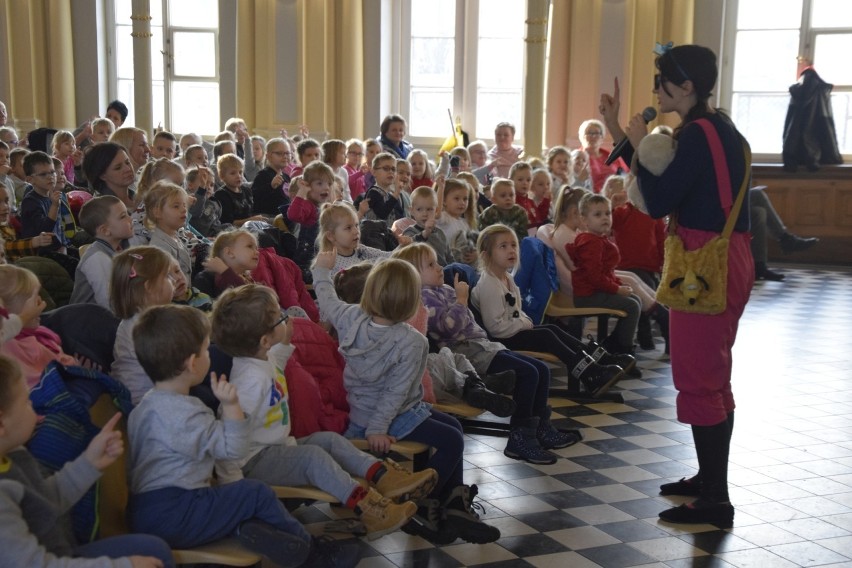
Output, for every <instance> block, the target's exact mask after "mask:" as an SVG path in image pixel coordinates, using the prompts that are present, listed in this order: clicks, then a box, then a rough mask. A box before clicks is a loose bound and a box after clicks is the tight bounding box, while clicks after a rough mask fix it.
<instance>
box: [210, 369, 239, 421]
mask: <svg viewBox="0 0 852 568" xmlns="http://www.w3.org/2000/svg"><path fill="white" fill-rule="evenodd" d="M210 390H212V391H213V396H215V397H216V400H218V401H219V402H221V403H222V417H223V418H225V419H226V420H243V419H244V418H245V415H244V414H243V409H242V408H241V407H240V398H239V396H237V387H235V386H234V385H232V384H231V383H229V382H228V377H226V376H225V375H219V377H218V378H217V377H216V373H215V372H212V371H211V372H210Z"/></svg>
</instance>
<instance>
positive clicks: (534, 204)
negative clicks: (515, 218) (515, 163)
mask: <svg viewBox="0 0 852 568" xmlns="http://www.w3.org/2000/svg"><path fill="white" fill-rule="evenodd" d="M550 181H551V180H550V174H549V173H548V172H547V170H545V169H537V170H533V172H532V180H531V182H530V186H529V190H528V191H527V194H526V195H524V196H521V195H519V196H517V197H516V200H517V202H518V205H520V206H521V207H523V208H524V209H525V210H526V212H527V217H528V219H529V222H530V224H529V235H530V236H535V232H536V230H537V229H538V228H539V227H541V226H542V225H544V224H545V223H547V221H549V220H550V205H551V195H552V194H551V188H550Z"/></svg>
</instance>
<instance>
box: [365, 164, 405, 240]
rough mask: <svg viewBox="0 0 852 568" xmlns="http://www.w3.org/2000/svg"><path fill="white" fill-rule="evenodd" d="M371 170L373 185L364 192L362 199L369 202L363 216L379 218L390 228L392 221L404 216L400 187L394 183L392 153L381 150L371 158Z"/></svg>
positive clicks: (394, 172) (394, 165)
mask: <svg viewBox="0 0 852 568" xmlns="http://www.w3.org/2000/svg"><path fill="white" fill-rule="evenodd" d="M372 172H373V176H374V178H375V185H373V187H371V188H370V189H368V190H367V193H365V194H364V199H366V200H367V202H368V203H369V204H370V210H369V211H367V214H366V215H365V216H364V218H365V219H379V220H381V221H384V222H385V223H387V225H388V228H390V227H392V226H393V222H394V221H396V220H397V219H402V218H403V217H405V212H404V211H403V209H402V201H401V197H400V192H401V191H402V188H400V187H399V186H397V185H396V183H395V181H396V158H394V157H393V155H392V154H389V153H387V152H382V153H381V154H379V155H377V156H376V157H375V158H373V168H372Z"/></svg>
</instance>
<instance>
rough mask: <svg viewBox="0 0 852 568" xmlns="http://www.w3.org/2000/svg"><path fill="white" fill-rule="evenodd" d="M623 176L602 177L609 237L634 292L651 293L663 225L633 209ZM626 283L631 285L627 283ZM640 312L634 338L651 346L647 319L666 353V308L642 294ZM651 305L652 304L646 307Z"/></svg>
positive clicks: (656, 276)
mask: <svg viewBox="0 0 852 568" xmlns="http://www.w3.org/2000/svg"><path fill="white" fill-rule="evenodd" d="M624 186H625V182H624V178H623V177H621V176H618V177H615V176H611V177H610V178H608V179H607V180H606V182H605V183H604V187H603V194H604V195H605V196H606V197H607V198H609V199H610V201H611V202H612V238H613V240H614V241H615V244H616V245H617V246H618V252H619V255H620V260H619V261H618V266H617V268H618V272H616V276H618V275H619V272H621V271H625V272H628V273H631V274H635V275H636V277H637V278H638V280H639V283H638V284H637V286H636V288H635V289H636V291H637V292H639V291H640V290H641V288H643V287H644V288H646V289H647V290H648V292H650V293H653V292H654V290H656V289H657V286H659V284H660V277H659V274H660V273H661V272H662V271H663V244H664V243H665V240H666V225H665V223H664V222H663V220H662V219H652V218H651V217H650V216H649V215H648V214H647V213H644V212H642V211H640V210H639V209H637V208H636V207H635V206H634V205H633V203H631V202H630V201H628V199H627V191H625V187H624ZM625 283H626V284H630V285H632V284H631V283H630V282H625ZM639 297H640V299H642V315H640V316H639V324H638V327H637V330H636V338H637V339H638V341H639V347H641V348H642V349H654V339H653V337H652V335H651V318H652V317H653V318H654V319H655V320H656V321H657V325H659V326H660V333H661V335H662V336H663V340H664V341H665V344H666V346H665V353H668V352H669V318H668V315H669V313H668V310H667V309H666V308H664V307H663V306H661V305H659V304H656V302H652V303H647V302H646V300H645V299H644V298H642V295H641V294H639ZM649 306H652V307H649Z"/></svg>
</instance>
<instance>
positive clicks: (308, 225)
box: [287, 160, 334, 270]
mask: <svg viewBox="0 0 852 568" xmlns="http://www.w3.org/2000/svg"><path fill="white" fill-rule="evenodd" d="M295 181H296V183H297V187H298V193H297V194H296V196H295V197H294V198H293V202H292V203H291V204H290V207H289V209H287V218H288V219H290V220H291V221H293V222H294V223H298V224H299V241H298V245H297V247H296V254H295V258H293V260H294V261H295V262H296V264H298V265H299V268H301V269H302V270H307V268H308V266H310V264H311V260H313V258H314V254H315V250H316V241H317V237H318V236H319V215H320V206H321V205H322V204H323V203H326V202H328V201H329V198H330V197H331V185H332V184H333V183H334V172H332V171H331V168H330V167H328V165H327V164H325V163H323V162H322V161H318V160H317V161H314V162H313V163H311V164H309V165H308V166H307V167H306V168H305V170H304V173H303V174H302V179H301V180H295Z"/></svg>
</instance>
